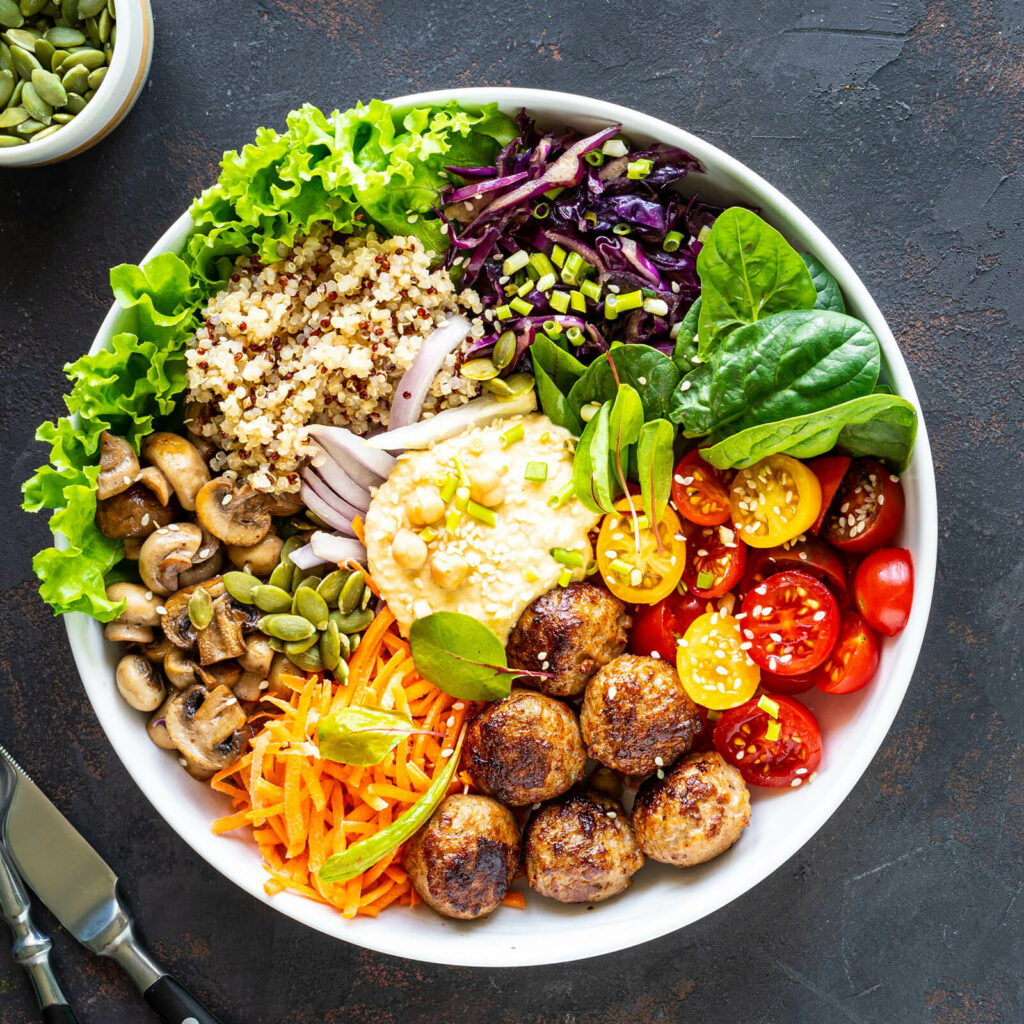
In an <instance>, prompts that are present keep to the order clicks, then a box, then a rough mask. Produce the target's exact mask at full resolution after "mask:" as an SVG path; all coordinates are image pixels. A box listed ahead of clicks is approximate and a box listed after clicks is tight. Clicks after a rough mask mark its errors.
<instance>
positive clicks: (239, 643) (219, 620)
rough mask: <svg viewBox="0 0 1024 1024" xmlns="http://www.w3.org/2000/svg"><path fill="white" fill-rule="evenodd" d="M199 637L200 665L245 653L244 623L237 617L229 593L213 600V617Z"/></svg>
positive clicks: (211, 663) (200, 631) (210, 663)
mask: <svg viewBox="0 0 1024 1024" xmlns="http://www.w3.org/2000/svg"><path fill="white" fill-rule="evenodd" d="M198 639H199V664H200V665H213V664H215V663H216V662H218V661H226V660H227V659H228V658H237V657H238V656H239V655H241V654H245V641H243V640H242V624H241V623H240V622H239V621H238V619H237V618H236V617H235V614H234V609H233V608H232V606H231V598H230V597H229V596H228V595H227V594H223V595H222V596H221V597H218V598H217V600H216V601H214V602H213V618H212V619H211V620H210V624H209V625H208V626H207V627H206V628H205V629H201V630H199V633H198Z"/></svg>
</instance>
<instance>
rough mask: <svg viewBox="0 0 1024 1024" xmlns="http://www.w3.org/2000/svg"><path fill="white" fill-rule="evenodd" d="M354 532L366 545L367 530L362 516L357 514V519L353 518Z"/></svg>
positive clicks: (360, 541)
mask: <svg viewBox="0 0 1024 1024" xmlns="http://www.w3.org/2000/svg"><path fill="white" fill-rule="evenodd" d="M352 532H353V533H354V534H355V535H356V539H357V540H358V541H359V543H360V544H362V545H363V546H365V545H366V530H365V524H364V523H363V517H362V516H356V517H355V519H353V520H352Z"/></svg>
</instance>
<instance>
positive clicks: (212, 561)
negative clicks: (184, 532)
mask: <svg viewBox="0 0 1024 1024" xmlns="http://www.w3.org/2000/svg"><path fill="white" fill-rule="evenodd" d="M200 529H202V527H200ZM223 566H224V553H223V550H222V548H221V543H220V541H219V540H217V538H216V537H214V536H212V535H211V534H210V533H209V532H208V531H206V530H203V543H202V545H201V546H200V548H199V550H198V551H197V552H196V560H195V562H193V563H192V568H191V569H186V570H185V571H184V572H183V573H182V574H181V575H180V576H179V577H178V586H179V587H192V586H195V585H196V584H197V583H205V582H206V581H207V580H208V579H212V578H213V577H214V576H216V575H217V574H218V573H219V572H220V571H221V569H222V568H223Z"/></svg>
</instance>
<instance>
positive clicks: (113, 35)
mask: <svg viewBox="0 0 1024 1024" xmlns="http://www.w3.org/2000/svg"><path fill="white" fill-rule="evenodd" d="M111 17H113V15H111ZM107 46H110V47H114V46H117V22H116V21H115V22H114V23H113V24H112V25H111V26H110V38H109V39H108V40H107Z"/></svg>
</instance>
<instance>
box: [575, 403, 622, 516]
mask: <svg viewBox="0 0 1024 1024" xmlns="http://www.w3.org/2000/svg"><path fill="white" fill-rule="evenodd" d="M611 408H612V405H611V402H605V403H604V405H602V406H601V408H600V409H599V410H598V413H597V415H596V416H595V417H594V418H593V420H591V422H592V423H593V424H594V434H593V437H592V438H591V441H590V465H591V469H592V472H593V478H592V479H593V493H594V494H595V495H596V496H597V504H598V507H599V508H600V509H601V511H603V512H609V511H611V509H612V508H613V507H614V505H615V495H616V488H617V484H616V482H615V470H614V468H613V466H612V463H611V445H610V442H609V437H610V434H611ZM588 426H589V424H588ZM578 450H579V449H577V451H578ZM574 468H575V467H574Z"/></svg>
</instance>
